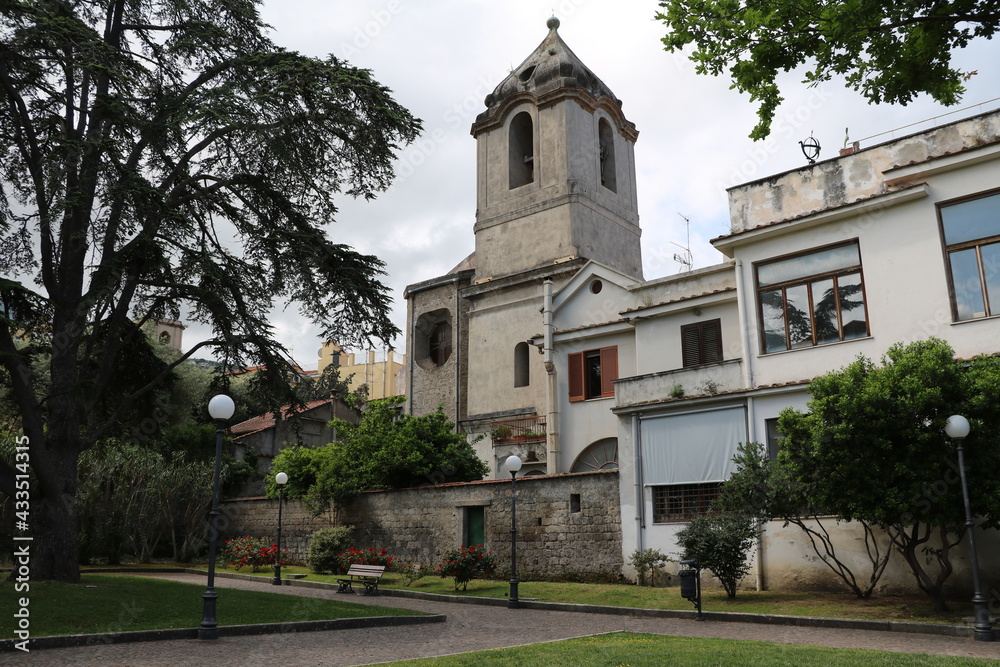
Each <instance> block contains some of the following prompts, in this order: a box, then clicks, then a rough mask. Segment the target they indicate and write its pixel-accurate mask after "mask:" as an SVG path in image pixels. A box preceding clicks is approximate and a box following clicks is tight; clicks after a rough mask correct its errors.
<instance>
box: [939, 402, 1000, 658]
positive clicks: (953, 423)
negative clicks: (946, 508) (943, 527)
mask: <svg viewBox="0 0 1000 667" xmlns="http://www.w3.org/2000/svg"><path fill="white" fill-rule="evenodd" d="M969 430H970V427H969V420H968V419H966V418H965V417H963V416H962V415H952V416H951V417H948V422H947V423H946V424H945V426H944V432H945V433H946V434H948V437H949V438H951V439H952V440H954V441H955V448H956V449H957V450H958V474H959V476H960V477H961V478H962V500H963V501H965V530H966V532H967V533H968V534H969V552H970V554H971V555H972V587H973V589H974V590H973V594H972V606H973V608H974V609H975V615H976V623H975V625H974V626H973V628H972V632H973V637H975V638H976V639H977V640H979V641H981V642H991V641H993V639H994V636H993V628H992V627H991V626H990V610H989V607H988V606H987V603H986V597H985V596H984V595H983V593H982V588H981V587H980V585H979V558H978V557H977V555H976V527H975V524H974V523H973V522H972V506H971V504H970V503H969V483H968V481H967V480H966V479H965V452H964V449H963V447H962V443H963V441H964V440H965V438H966V436H968V435H969Z"/></svg>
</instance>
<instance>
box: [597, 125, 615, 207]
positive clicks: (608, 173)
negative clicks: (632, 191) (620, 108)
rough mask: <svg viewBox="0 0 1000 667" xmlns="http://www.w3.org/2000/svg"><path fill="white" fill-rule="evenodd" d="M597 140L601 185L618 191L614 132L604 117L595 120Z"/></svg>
mask: <svg viewBox="0 0 1000 667" xmlns="http://www.w3.org/2000/svg"><path fill="white" fill-rule="evenodd" d="M597 140H598V144H599V146H600V155H601V185H603V186H604V187H606V188H607V189H608V190H611V191H612V192H618V183H617V179H616V172H615V133H614V130H612V129H611V123H609V122H608V121H607V119H606V118H602V119H601V120H599V121H598V122H597Z"/></svg>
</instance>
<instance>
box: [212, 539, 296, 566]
mask: <svg viewBox="0 0 1000 667" xmlns="http://www.w3.org/2000/svg"><path fill="white" fill-rule="evenodd" d="M277 553H278V545H277V544H276V543H274V542H272V541H271V538H269V537H251V536H250V535H244V536H243V537H234V538H233V539H231V540H226V544H225V546H224V547H223V549H222V559H223V561H225V562H227V563H229V565H230V566H231V567H232V568H233V569H235V570H239V569H240V568H243V567H249V568H250V571H251V572H257V571H259V570H260V568H262V567H269V566H271V565H274V564H275V556H276V555H277ZM287 555H288V549H283V550H282V556H283V557H282V559H281V563H280V564H281V565H287V564H288V559H287V558H286V557H287Z"/></svg>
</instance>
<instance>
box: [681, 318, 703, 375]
mask: <svg viewBox="0 0 1000 667" xmlns="http://www.w3.org/2000/svg"><path fill="white" fill-rule="evenodd" d="M698 328H699V327H698V325H697V324H685V325H684V326H682V327H681V358H682V359H683V361H682V363H683V364H684V367H685V368H687V367H688V366H698V365H699V364H701V337H700V336H699V335H698Z"/></svg>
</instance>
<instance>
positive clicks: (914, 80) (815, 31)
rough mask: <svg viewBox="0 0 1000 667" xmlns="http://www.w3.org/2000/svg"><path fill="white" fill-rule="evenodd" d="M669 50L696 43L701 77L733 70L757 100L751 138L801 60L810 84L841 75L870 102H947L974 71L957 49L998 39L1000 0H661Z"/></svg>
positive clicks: (759, 135) (766, 125) (736, 83)
mask: <svg viewBox="0 0 1000 667" xmlns="http://www.w3.org/2000/svg"><path fill="white" fill-rule="evenodd" d="M660 7H661V8H662V11H661V12H659V13H657V18H658V19H660V20H662V21H663V22H664V23H665V24H666V26H667V27H668V29H669V32H668V33H667V35H666V37H664V38H663V43H664V44H665V46H666V49H667V50H668V51H679V50H681V49H684V48H685V47H686V46H688V45H689V44H693V45H694V51H693V53H692V54H691V60H693V61H694V62H695V63H696V66H697V71H698V73H699V74H712V75H715V76H717V75H719V74H721V73H722V72H723V71H724V70H726V69H728V72H729V76H730V78H731V79H732V87H733V88H735V89H737V90H739V91H740V92H746V93H749V94H750V100H751V101H752V102H757V103H758V104H759V108H758V112H757V113H758V116H759V118H760V121H759V123H758V124H757V126H756V127H755V128H754V129H753V132H751V134H750V136H751V137H752V138H754V139H763V138H764V137H766V136H767V135H768V134H769V132H770V126H771V121H772V119H773V118H774V111H775V109H776V108H777V106H778V105H779V104H780V103H781V101H782V99H783V98H782V97H781V94H780V91H779V89H778V84H777V79H778V76H779V75H780V74H781V73H782V72H788V71H791V70H793V69H795V68H797V67H799V66H801V65H805V66H807V67H808V68H809V70H808V71H807V73H806V75H805V81H804V82H805V83H808V84H810V85H815V84H817V83H820V82H822V81H828V80H830V79H831V78H833V77H834V76H842V77H844V78H845V79H846V82H847V85H848V86H850V87H851V88H852V89H854V90H857V91H859V92H860V93H861V94H862V95H863V96H864V97H865V98H866V99H867V100H868V101H869V102H872V103H878V102H888V103H895V104H907V103H908V102H910V101H912V100H913V99H914V98H915V97H916V96H917V95H918V94H920V93H927V94H928V95H930V96H931V97H932V98H933V99H935V100H937V101H938V102H940V103H942V104H946V105H950V104H955V103H956V102H958V100H959V99H960V97H961V95H962V93H963V92H964V87H963V82H964V81H965V80H967V79H968V77H969V76H971V75H972V74H974V72H971V73H969V72H963V71H961V70H958V69H956V68H955V67H953V66H952V63H951V57H952V52H953V51H954V50H955V49H960V48H963V47H965V46H966V45H968V43H969V42H970V41H972V40H973V39H976V38H987V39H989V38H991V37H992V36H993V34H994V33H995V32H996V30H997V27H998V25H1000V5H998V4H997V3H996V2H995V0H968V1H965V2H936V1H934V0H895V1H893V2H877V1H876V0H852V1H851V2H838V1H832V0H823V1H821V2H813V1H808V2H807V1H802V0H794V1H792V0H769V1H767V2H754V3H745V2H737V1H736V0H661V1H660Z"/></svg>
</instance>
